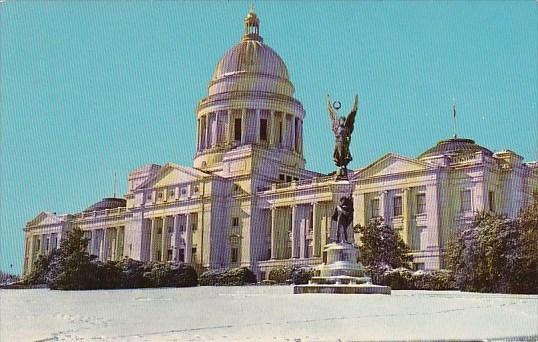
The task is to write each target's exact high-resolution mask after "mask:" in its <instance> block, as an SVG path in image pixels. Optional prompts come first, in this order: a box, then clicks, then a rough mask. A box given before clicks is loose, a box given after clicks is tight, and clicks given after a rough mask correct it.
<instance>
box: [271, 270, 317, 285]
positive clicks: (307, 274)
mask: <svg viewBox="0 0 538 342" xmlns="http://www.w3.org/2000/svg"><path fill="white" fill-rule="evenodd" d="M314 273H315V271H314V270H313V269H310V268H305V267H289V266H282V267H275V268H273V269H272V270H271V271H270V272H269V276H268V277H269V280H271V281H274V282H275V283H276V284H295V285H301V284H308V281H309V280H310V279H312V277H313V276H314Z"/></svg>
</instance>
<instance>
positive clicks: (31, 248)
mask: <svg viewBox="0 0 538 342" xmlns="http://www.w3.org/2000/svg"><path fill="white" fill-rule="evenodd" d="M26 236H27V241H28V246H26V248H27V250H28V256H27V257H28V263H27V264H26V268H25V270H24V274H29V273H30V272H32V268H33V266H34V237H33V235H30V234H27V235H26Z"/></svg>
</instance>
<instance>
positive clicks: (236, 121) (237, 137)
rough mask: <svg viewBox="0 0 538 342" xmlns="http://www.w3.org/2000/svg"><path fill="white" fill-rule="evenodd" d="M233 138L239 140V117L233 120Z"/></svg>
mask: <svg viewBox="0 0 538 342" xmlns="http://www.w3.org/2000/svg"><path fill="white" fill-rule="evenodd" d="M234 140H235V141H241V119H235V120H234Z"/></svg>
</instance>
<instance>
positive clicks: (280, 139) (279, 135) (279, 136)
mask: <svg viewBox="0 0 538 342" xmlns="http://www.w3.org/2000/svg"><path fill="white" fill-rule="evenodd" d="M278 142H279V143H280V144H282V121H280V122H279V125H278Z"/></svg>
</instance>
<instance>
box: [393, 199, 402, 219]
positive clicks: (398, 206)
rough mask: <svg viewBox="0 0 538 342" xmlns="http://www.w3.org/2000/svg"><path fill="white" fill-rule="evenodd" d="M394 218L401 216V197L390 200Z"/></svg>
mask: <svg viewBox="0 0 538 342" xmlns="http://www.w3.org/2000/svg"><path fill="white" fill-rule="evenodd" d="M392 201H393V209H394V216H395V217H396V216H402V196H396V197H394V198H393V199H392Z"/></svg>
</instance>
